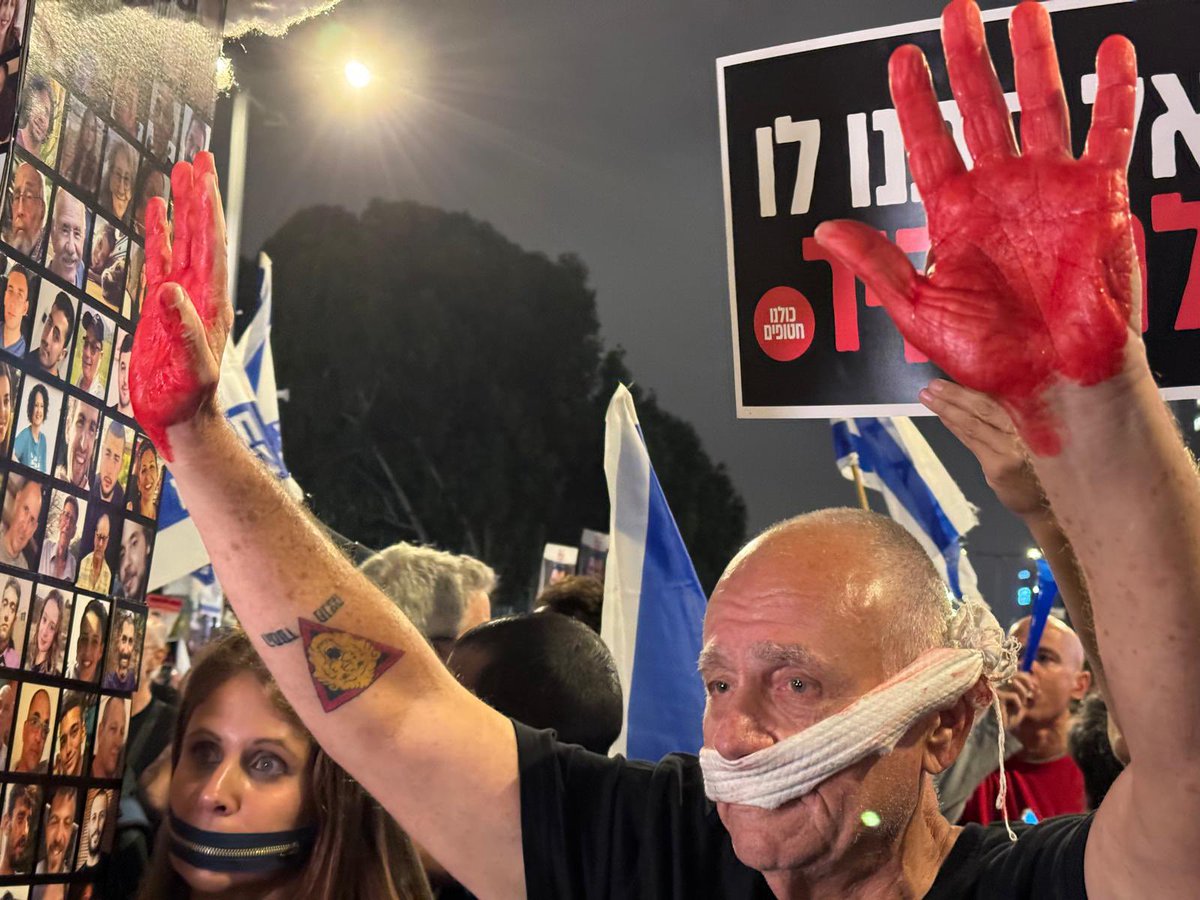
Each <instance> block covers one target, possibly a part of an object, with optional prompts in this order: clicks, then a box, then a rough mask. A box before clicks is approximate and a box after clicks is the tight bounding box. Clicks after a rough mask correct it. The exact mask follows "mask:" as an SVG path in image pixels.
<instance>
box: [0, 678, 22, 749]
mask: <svg viewBox="0 0 1200 900" xmlns="http://www.w3.org/2000/svg"><path fill="white" fill-rule="evenodd" d="M20 690H21V682H19V681H17V680H16V679H15V678H0V772H7V771H8V751H9V748H11V747H12V729H13V720H14V719H15V718H16V716H17V693H18V692H19V691H20Z"/></svg>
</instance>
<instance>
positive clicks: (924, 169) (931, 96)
mask: <svg viewBox="0 0 1200 900" xmlns="http://www.w3.org/2000/svg"><path fill="white" fill-rule="evenodd" d="M888 81H889V83H890V85H891V91H892V102H893V103H895V104H896V114H897V115H898V116H899V119H900V130H901V132H903V134H904V146H905V147H906V148H907V149H908V166H909V168H910V169H911V170H912V174H913V180H914V181H915V182H916V183H917V188H918V189H919V190H920V191H921V196H923V197H932V196H933V194H934V193H935V192H936V191H937V188H938V186H939V185H940V184H942V182H944V181H946V179H948V178H952V177H954V176H955V175H961V174H962V173H964V172H966V170H967V167H966V165H965V164H964V163H963V160H962V156H961V155H960V154H959V152H958V145H957V144H955V143H954V138H953V137H952V136H951V135H950V132H949V129H948V128H947V126H946V120H945V118H944V117H943V116H942V111H941V108H940V107H939V106H938V100H937V95H936V94H935V93H934V91H933V81H932V79H931V78H930V75H929V64H928V63H927V62H926V61H925V55H924V54H923V53H922V52H921V51H920V49H918V48H917V47H914V46H912V45H911V44H910V45H908V46H904V47H901V48H900V49H899V50H897V51H896V52H895V53H893V54H892V58H891V60H890V62H889V63H888Z"/></svg>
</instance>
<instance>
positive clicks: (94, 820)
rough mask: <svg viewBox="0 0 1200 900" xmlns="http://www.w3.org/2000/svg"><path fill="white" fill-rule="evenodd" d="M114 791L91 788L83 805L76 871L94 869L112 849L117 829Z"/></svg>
mask: <svg viewBox="0 0 1200 900" xmlns="http://www.w3.org/2000/svg"><path fill="white" fill-rule="evenodd" d="M116 794H117V792H116V791H115V790H112V789H100V788H91V789H90V790H89V791H88V792H87V797H86V798H85V799H84V803H83V823H82V824H83V827H82V829H81V830H80V835H79V859H78V861H77V862H76V864H75V869H76V871H79V870H81V869H94V868H95V867H96V866H98V865H100V861H101V860H102V859H103V857H104V854H106V853H108V851H109V849H110V848H111V847H112V834H113V830H114V829H115V827H116V816H115V814H114V813H115V806H116V803H115V798H116Z"/></svg>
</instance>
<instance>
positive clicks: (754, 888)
mask: <svg viewBox="0 0 1200 900" xmlns="http://www.w3.org/2000/svg"><path fill="white" fill-rule="evenodd" d="M513 726H514V728H515V729H516V733H517V752H518V757H519V765H520V771H521V834H522V843H523V850H524V855H525V883H526V889H527V892H528V897H529V900H559V898H563V897H571V898H577V900H601V898H604V900H608V898H614V900H615V898H635V897H637V898H642V897H644V898H647V900H650V898H654V900H693V898H705V897H710V898H714V900H715V898H725V897H727V898H730V900H759V898H764V900H766V898H771V897H772V896H773V895H772V894H771V891H770V889H769V888H768V887H767V883H766V881H764V880H763V877H762V875H760V874H759V873H758V872H756V871H754V870H753V869H750V868H747V867H746V866H744V865H742V863H741V862H739V861H738V859H737V857H736V856H734V853H733V844H732V842H731V841H730V838H729V833H728V832H727V831H726V830H725V826H724V825H722V824H721V820H720V818H718V816H717V811H716V807H715V806H714V805H713V804H712V803H711V802H710V801H709V800H708V798H707V797H705V795H704V780H703V777H702V775H701V773H700V761H699V760H698V759H697V758H696V757H694V756H686V755H682V754H672V755H670V756H667V757H665V758H664V759H663V760H662V761H661V762H659V763H657V764H650V763H642V762H631V761H628V760H624V759H620V758H616V759H610V758H608V757H605V756H599V755H597V754H595V753H589V752H588V751H587V750H584V749H583V748H582V747H575V746H571V745H567V744H560V743H558V742H557V741H556V740H555V739H554V733H553V732H551V731H535V730H534V729H532V728H528V727H526V726H524V725H521V724H520V723H518V722H514V723H513ZM1091 824H1092V817H1091V816H1090V815H1089V816H1062V817H1060V818H1057V819H1049V820H1047V821H1045V822H1042V823H1041V824H1039V825H1035V826H1029V825H1024V824H1017V825H1014V826H1013V830H1014V831H1016V832H1017V835H1018V837H1019V840H1018V841H1017V842H1016V843H1013V842H1012V841H1010V840H1009V838H1008V835H1007V833H1006V832H1005V831H1004V827H1003V825H996V826H989V827H986V828H985V827H983V826H980V825H968V826H967V827H966V828H964V829H963V831H962V833H961V834H960V835H959V837H958V840H957V841H956V842H955V844H954V847H953V849H952V850H951V851H950V855H949V856H948V857H947V858H946V861H945V863H943V864H942V869H941V871H940V872H939V873H938V877H937V880H936V881H935V882H934V884H933V887H932V888H930V890H929V893H928V894H926V895H925V897H926V900H952V898H953V900H958V898H971V900H1010V898H1011V900H1018V898H1035V897H1036V898H1037V900H1084V898H1086V896H1087V894H1086V892H1085V891H1084V886H1083V851H1084V846H1085V845H1086V843H1087V835H1088V830H1089V828H1090V827H1091Z"/></svg>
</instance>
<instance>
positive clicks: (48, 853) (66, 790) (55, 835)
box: [34, 785, 79, 896]
mask: <svg viewBox="0 0 1200 900" xmlns="http://www.w3.org/2000/svg"><path fill="white" fill-rule="evenodd" d="M49 791H50V797H49V799H48V800H47V801H46V809H45V813H44V815H43V818H42V838H41V840H40V841H39V842H38V843H39V849H38V863H37V867H36V868H35V870H34V871H35V873H36V874H38V875H61V874H63V873H64V872H69V871H71V870H70V860H73V859H74V858H75V840H76V838H77V837H78V836H79V789H78V788H73V787H64V786H61V785H60V786H58V787H51V788H50V789H49ZM47 887H60V888H61V885H47ZM60 896H61V895H60Z"/></svg>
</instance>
